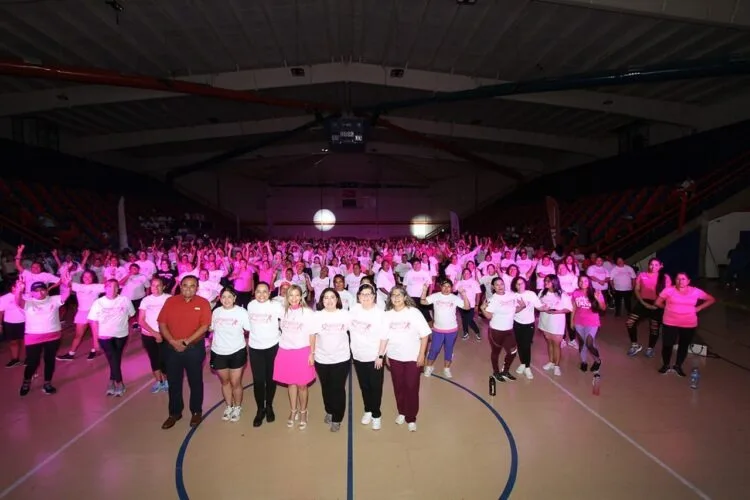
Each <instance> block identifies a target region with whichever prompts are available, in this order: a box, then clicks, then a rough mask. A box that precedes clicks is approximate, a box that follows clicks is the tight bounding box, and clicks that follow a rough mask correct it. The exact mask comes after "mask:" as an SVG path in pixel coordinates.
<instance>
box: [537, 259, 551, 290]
mask: <svg viewBox="0 0 750 500" xmlns="http://www.w3.org/2000/svg"><path fill="white" fill-rule="evenodd" d="M539 273H542V274H543V275H545V276H548V275H550V274H555V263H554V262H550V263H549V264H548V265H546V266H545V265H544V264H542V263H541V262H540V263H539V264H538V265H537V266H536V270H535V272H534V275H535V277H536V288H537V290H541V289H542V288H544V278H540V277H539Z"/></svg>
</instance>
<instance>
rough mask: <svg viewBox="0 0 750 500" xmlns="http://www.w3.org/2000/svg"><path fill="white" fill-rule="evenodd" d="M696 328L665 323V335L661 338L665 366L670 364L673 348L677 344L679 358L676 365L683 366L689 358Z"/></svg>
mask: <svg viewBox="0 0 750 500" xmlns="http://www.w3.org/2000/svg"><path fill="white" fill-rule="evenodd" d="M694 336H695V328H680V327H678V326H669V325H664V335H663V336H662V339H661V361H662V363H663V364H664V366H669V362H670V361H671V360H672V349H673V348H674V345H675V344H677V360H676V361H675V366H679V367H682V363H684V362H685V359H686V358H687V354H688V349H689V348H690V344H692V343H693V337H694Z"/></svg>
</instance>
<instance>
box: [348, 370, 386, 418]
mask: <svg viewBox="0 0 750 500" xmlns="http://www.w3.org/2000/svg"><path fill="white" fill-rule="evenodd" d="M354 370H355V371H356V372H357V381H358V382H359V389H360V391H362V400H363V401H364V403H365V413H372V418H380V416H381V413H380V404H381V402H382V400H383V376H384V372H385V367H381V368H380V370H377V369H375V362H374V361H357V360H356V359H355V360H354Z"/></svg>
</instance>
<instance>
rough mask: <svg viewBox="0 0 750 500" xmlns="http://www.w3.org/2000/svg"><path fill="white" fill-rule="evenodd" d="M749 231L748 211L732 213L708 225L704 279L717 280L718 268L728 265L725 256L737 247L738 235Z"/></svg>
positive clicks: (749, 216) (749, 212) (749, 213)
mask: <svg viewBox="0 0 750 500" xmlns="http://www.w3.org/2000/svg"><path fill="white" fill-rule="evenodd" d="M743 231H750V211H748V212H733V213H730V214H727V215H725V216H723V217H718V218H716V219H713V220H711V221H710V222H709V223H708V238H707V241H706V271H705V274H706V277H707V278H718V277H719V267H718V266H723V265H726V264H728V263H729V259H727V254H728V253H729V251H730V250H731V249H733V248H734V247H735V246H737V243H738V242H739V241H740V233H741V232H743Z"/></svg>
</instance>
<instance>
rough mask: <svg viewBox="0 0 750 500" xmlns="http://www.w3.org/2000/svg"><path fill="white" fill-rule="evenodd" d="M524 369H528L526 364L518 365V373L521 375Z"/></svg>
mask: <svg viewBox="0 0 750 500" xmlns="http://www.w3.org/2000/svg"><path fill="white" fill-rule="evenodd" d="M524 370H526V365H518V368H516V373H517V374H519V375H521V374H522V373H523V372H524Z"/></svg>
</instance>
